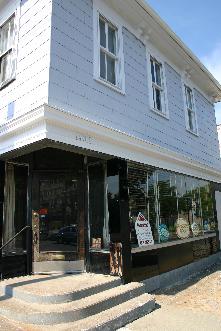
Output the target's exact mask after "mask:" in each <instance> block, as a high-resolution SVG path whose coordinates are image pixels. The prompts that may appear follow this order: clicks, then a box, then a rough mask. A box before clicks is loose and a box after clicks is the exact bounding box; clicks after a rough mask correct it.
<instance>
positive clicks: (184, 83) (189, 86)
mask: <svg viewBox="0 0 221 331" xmlns="http://www.w3.org/2000/svg"><path fill="white" fill-rule="evenodd" d="M182 89H183V100H184V113H185V125H186V130H187V131H188V132H190V133H192V134H193V135H195V136H199V130H198V122H197V111H196V104H195V95H194V88H193V86H192V84H191V83H190V82H187V81H184V80H183V81H182ZM186 89H190V91H191V96H192V98H191V99H192V100H191V103H192V109H190V108H189V107H188V104H187V95H186ZM189 110H190V111H191V112H193V113H194V117H195V128H194V130H191V129H190V125H189V115H188V111H189Z"/></svg>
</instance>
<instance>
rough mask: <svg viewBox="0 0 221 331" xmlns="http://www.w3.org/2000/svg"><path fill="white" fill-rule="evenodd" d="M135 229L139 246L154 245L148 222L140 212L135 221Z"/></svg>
mask: <svg viewBox="0 0 221 331" xmlns="http://www.w3.org/2000/svg"><path fill="white" fill-rule="evenodd" d="M135 231H136V235H137V240H138V245H139V247H142V246H148V245H154V240H153V234H152V230H151V226H150V222H149V221H148V220H146V218H145V217H144V215H143V214H142V213H139V214H138V216H137V219H136V222H135Z"/></svg>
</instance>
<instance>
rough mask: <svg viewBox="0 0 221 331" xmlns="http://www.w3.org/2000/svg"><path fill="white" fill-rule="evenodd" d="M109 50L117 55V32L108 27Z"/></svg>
mask: <svg viewBox="0 0 221 331" xmlns="http://www.w3.org/2000/svg"><path fill="white" fill-rule="evenodd" d="M108 50H109V51H110V52H111V53H113V54H116V30H115V29H113V28H112V27H111V26H108Z"/></svg>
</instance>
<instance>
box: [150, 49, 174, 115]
mask: <svg viewBox="0 0 221 331" xmlns="http://www.w3.org/2000/svg"><path fill="white" fill-rule="evenodd" d="M151 60H153V61H154V62H156V63H158V64H159V65H160V68H161V70H160V74H161V86H158V85H157V84H156V83H154V82H152V73H151ZM147 77H148V89H149V100H150V109H151V110H152V111H153V112H154V113H155V114H158V115H160V116H162V117H164V118H166V119H168V120H169V108H168V99H167V89H166V75H165V66H164V61H163V59H162V58H161V57H160V56H159V55H158V54H155V52H153V51H151V52H148V51H147ZM153 87H155V88H157V89H159V90H160V91H161V107H162V110H158V109H157V108H156V107H155V106H154V100H153Z"/></svg>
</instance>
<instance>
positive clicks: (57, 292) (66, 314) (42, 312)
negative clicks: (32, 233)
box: [0, 274, 155, 331]
mask: <svg viewBox="0 0 221 331" xmlns="http://www.w3.org/2000/svg"><path fill="white" fill-rule="evenodd" d="M0 288H1V299H0V315H2V316H3V317H5V318H7V319H9V320H10V319H12V320H14V321H18V322H21V323H27V324H29V325H33V326H39V329H42V330H45V328H47V330H48V331H49V330H55V329H54V327H55V326H56V330H79V331H80V330H88V331H89V330H90V331H92V330H116V329H118V328H120V327H122V326H124V325H125V324H127V323H130V322H132V321H134V320H135V319H137V318H139V317H141V316H143V315H144V314H147V313H149V312H151V311H152V310H153V309H154V307H155V300H154V298H153V297H152V296H151V295H149V294H147V293H145V285H144V284H142V283H135V282H133V283H130V284H127V285H122V284H121V281H120V279H119V278H116V277H111V276H104V275H94V274H81V275H68V276H67V275H63V276H62V275H60V276H26V277H19V278H14V279H9V280H6V281H3V282H2V283H1V286H0Z"/></svg>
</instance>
